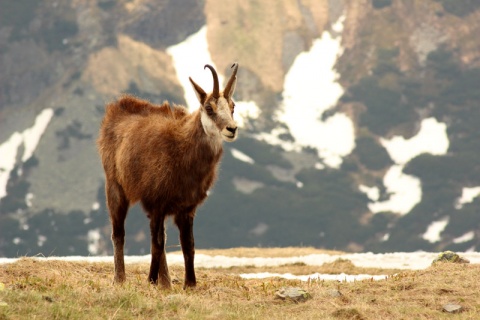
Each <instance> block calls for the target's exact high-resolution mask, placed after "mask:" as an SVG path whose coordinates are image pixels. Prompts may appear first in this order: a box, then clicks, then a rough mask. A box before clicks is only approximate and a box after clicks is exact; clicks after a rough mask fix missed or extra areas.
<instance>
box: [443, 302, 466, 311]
mask: <svg viewBox="0 0 480 320" xmlns="http://www.w3.org/2000/svg"><path fill="white" fill-rule="evenodd" d="M443 311H444V312H448V313H460V312H462V311H463V307H462V306H461V305H459V304H454V303H447V304H446V305H444V306H443Z"/></svg>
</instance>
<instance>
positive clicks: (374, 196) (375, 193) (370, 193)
mask: <svg viewBox="0 0 480 320" xmlns="http://www.w3.org/2000/svg"><path fill="white" fill-rule="evenodd" d="M358 189H359V190H360V191H361V192H363V193H365V194H366V195H367V197H368V199H370V200H372V201H377V200H378V199H379V198H380V190H379V189H378V188H377V187H369V186H365V185H363V184H361V185H359V186H358Z"/></svg>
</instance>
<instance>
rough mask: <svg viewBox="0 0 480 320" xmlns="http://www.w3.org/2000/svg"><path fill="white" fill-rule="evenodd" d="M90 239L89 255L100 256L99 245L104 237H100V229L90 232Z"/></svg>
mask: <svg viewBox="0 0 480 320" xmlns="http://www.w3.org/2000/svg"><path fill="white" fill-rule="evenodd" d="M87 239H88V253H90V254H98V253H99V252H98V245H99V242H100V239H102V236H101V235H100V229H98V228H97V229H93V230H90V231H88V234H87Z"/></svg>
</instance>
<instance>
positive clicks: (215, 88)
mask: <svg viewBox="0 0 480 320" xmlns="http://www.w3.org/2000/svg"><path fill="white" fill-rule="evenodd" d="M205 68H208V69H210V71H211V72H212V77H213V92H212V95H213V97H214V98H215V99H218V98H219V97H220V88H219V85H218V76H217V71H215V69H214V68H213V67H212V66H211V65H209V64H206V65H205V67H203V69H205Z"/></svg>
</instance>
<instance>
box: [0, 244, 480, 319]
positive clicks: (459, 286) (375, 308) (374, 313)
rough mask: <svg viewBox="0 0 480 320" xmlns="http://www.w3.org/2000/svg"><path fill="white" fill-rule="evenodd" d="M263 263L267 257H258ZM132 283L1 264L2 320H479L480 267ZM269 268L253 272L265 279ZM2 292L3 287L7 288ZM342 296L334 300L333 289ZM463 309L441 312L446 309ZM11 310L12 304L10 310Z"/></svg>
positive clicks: (29, 264) (143, 273) (83, 265)
mask: <svg viewBox="0 0 480 320" xmlns="http://www.w3.org/2000/svg"><path fill="white" fill-rule="evenodd" d="M258 255H259V256H261V252H259V254H258ZM126 267H127V282H126V283H125V284H124V285H123V286H113V285H112V284H111V280H112V274H113V263H112V264H110V263H87V262H63V261H43V262H40V261H35V260H32V259H21V260H19V261H18V262H16V263H14V264H6V265H0V282H2V283H4V285H5V287H4V289H3V290H1V289H0V290H1V291H0V301H2V302H3V303H0V319H35V318H36V319H165V318H171V319H451V318H452V319H479V318H480V299H479V298H478V292H479V289H480V265H468V264H466V265H465V264H461V265H459V264H448V263H444V264H438V265H436V266H434V267H430V268H428V269H426V270H421V271H407V272H398V273H395V272H394V271H393V270H381V269H377V270H374V269H368V270H366V271H368V272H370V273H373V272H375V273H383V274H390V276H389V277H388V278H387V279H386V280H383V281H358V282H353V283H345V282H335V281H311V282H300V281H291V280H284V279H279V278H272V279H262V280H245V279H241V278H240V277H239V276H238V275H237V274H238V272H239V271H240V270H237V269H235V268H230V269H201V268H200V269H197V277H198V286H197V288H196V289H194V290H188V291H184V290H183V289H182V283H181V280H183V268H182V267H175V266H174V267H171V268H170V269H171V270H170V273H171V274H172V278H173V279H180V281H178V280H177V281H175V283H174V286H173V289H172V290H168V291H165V290H161V289H159V288H157V287H155V286H152V285H149V284H148V283H147V281H146V279H147V274H148V267H149V266H148V264H133V265H127V266H126ZM335 269H337V270H336V272H337V273H339V272H348V273H364V271H365V269H358V268H355V267H354V266H352V264H351V263H350V262H348V261H344V260H343V261H337V262H334V263H330V264H327V265H324V266H321V267H308V266H305V265H303V264H292V265H287V266H282V267H278V268H268V271H271V272H280V273H283V272H292V273H297V274H300V273H303V274H305V273H310V272H312V271H314V272H325V271H328V270H330V271H335ZM263 271H266V268H254V267H250V268H248V272H263ZM284 286H298V287H301V288H303V289H305V290H307V291H308V292H309V293H310V294H311V295H312V299H310V300H308V301H306V302H303V303H294V302H288V301H281V300H277V299H275V292H276V291H277V290H279V289H280V288H282V287H284ZM0 288H1V287H0ZM333 289H334V290H339V291H340V292H341V293H342V295H341V296H340V297H332V296H330V295H329V294H328V292H329V290H333ZM449 302H453V303H458V304H460V305H462V306H463V307H464V311H463V312H461V313H459V314H448V313H445V312H442V306H443V305H444V304H446V303H449ZM5 304H6V305H5Z"/></svg>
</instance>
